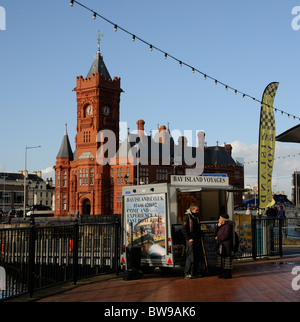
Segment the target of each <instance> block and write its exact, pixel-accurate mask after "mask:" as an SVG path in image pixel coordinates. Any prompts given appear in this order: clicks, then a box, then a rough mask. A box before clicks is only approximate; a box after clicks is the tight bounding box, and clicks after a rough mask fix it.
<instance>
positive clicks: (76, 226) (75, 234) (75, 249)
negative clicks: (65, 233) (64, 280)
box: [73, 218, 79, 285]
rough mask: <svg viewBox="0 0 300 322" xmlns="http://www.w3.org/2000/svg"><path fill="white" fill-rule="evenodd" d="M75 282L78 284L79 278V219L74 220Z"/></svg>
mask: <svg viewBox="0 0 300 322" xmlns="http://www.w3.org/2000/svg"><path fill="white" fill-rule="evenodd" d="M73 235H74V236H73V238H74V239H73V283H74V284H75V285H76V283H77V280H78V244H79V240H78V239H79V223H78V219H77V218H76V219H75V222H74V233H73Z"/></svg>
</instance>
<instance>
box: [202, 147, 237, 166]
mask: <svg viewBox="0 0 300 322" xmlns="http://www.w3.org/2000/svg"><path fill="white" fill-rule="evenodd" d="M204 163H205V164H216V165H237V164H236V162H235V161H234V160H233V158H232V156H231V155H230V153H228V151H227V150H226V149H225V148H224V147H221V146H212V147H206V148H205V152H204Z"/></svg>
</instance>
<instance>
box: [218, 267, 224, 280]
mask: <svg viewBox="0 0 300 322" xmlns="http://www.w3.org/2000/svg"><path fill="white" fill-rule="evenodd" d="M224 276H225V270H224V269H223V268H222V267H219V268H218V278H224Z"/></svg>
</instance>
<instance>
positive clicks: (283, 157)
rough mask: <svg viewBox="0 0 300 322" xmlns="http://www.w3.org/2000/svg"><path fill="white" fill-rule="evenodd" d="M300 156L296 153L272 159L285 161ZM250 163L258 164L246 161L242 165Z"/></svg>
mask: <svg viewBox="0 0 300 322" xmlns="http://www.w3.org/2000/svg"><path fill="white" fill-rule="evenodd" d="M298 155H300V153H296V154H288V155H285V156H281V157H276V158H274V160H279V159H285V158H291V157H296V156H298ZM252 163H258V161H247V162H244V164H252Z"/></svg>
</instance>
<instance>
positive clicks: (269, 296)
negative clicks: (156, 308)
mask: <svg viewBox="0 0 300 322" xmlns="http://www.w3.org/2000/svg"><path fill="white" fill-rule="evenodd" d="M297 266H299V269H298V270H297ZM293 269H294V270H295V274H294V275H293V274H292V270H293ZM181 274H182V272H181V271H177V272H175V273H173V274H172V275H169V276H167V275H162V274H161V273H159V272H155V273H153V274H149V275H144V277H143V278H142V279H140V280H134V281H124V280H123V278H122V277H121V276H120V277H118V278H113V279H110V280H106V281H101V282H95V283H92V284H88V285H83V286H78V287H76V288H74V289H72V290H68V291H66V292H63V293H60V294H57V295H54V296H48V297H46V298H44V299H42V300H40V302H151V303H153V302H220V301H222V302H300V290H294V289H293V287H292V284H293V285H294V288H295V287H297V286H298V285H299V288H300V257H290V258H280V259H272V260H263V261H255V262H247V263H237V264H235V265H234V273H233V278H232V279H230V280H223V279H219V278H217V277H216V276H207V277H202V278H199V279H193V280H186V279H184V278H183V277H182V275H181ZM297 276H299V280H297Z"/></svg>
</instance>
